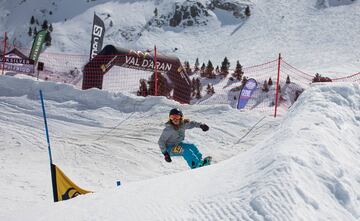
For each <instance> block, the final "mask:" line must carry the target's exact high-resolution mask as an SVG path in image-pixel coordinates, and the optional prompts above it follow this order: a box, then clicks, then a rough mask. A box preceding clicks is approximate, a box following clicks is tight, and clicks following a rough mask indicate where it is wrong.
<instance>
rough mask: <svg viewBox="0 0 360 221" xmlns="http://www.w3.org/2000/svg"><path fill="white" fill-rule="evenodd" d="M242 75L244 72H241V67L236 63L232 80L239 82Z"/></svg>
mask: <svg viewBox="0 0 360 221" xmlns="http://www.w3.org/2000/svg"><path fill="white" fill-rule="evenodd" d="M243 75H244V72H243V70H242V66H241V64H240V62H239V61H236V68H235V71H234V74H233V76H234V78H236V79H237V80H238V81H241V78H242V76H243Z"/></svg>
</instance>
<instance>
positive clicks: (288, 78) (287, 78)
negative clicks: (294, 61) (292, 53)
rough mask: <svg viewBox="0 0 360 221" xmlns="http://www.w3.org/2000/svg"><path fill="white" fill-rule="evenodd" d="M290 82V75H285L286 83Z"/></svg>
mask: <svg viewBox="0 0 360 221" xmlns="http://www.w3.org/2000/svg"><path fill="white" fill-rule="evenodd" d="M290 83H291V82H290V77H289V75H288V76H287V77H286V84H290Z"/></svg>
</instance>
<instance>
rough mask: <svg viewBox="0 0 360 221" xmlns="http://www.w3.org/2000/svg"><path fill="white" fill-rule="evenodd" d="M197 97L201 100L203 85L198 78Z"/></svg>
mask: <svg viewBox="0 0 360 221" xmlns="http://www.w3.org/2000/svg"><path fill="white" fill-rule="evenodd" d="M196 90H197V91H196V95H195V97H196V98H197V99H199V98H201V83H200V79H199V78H196Z"/></svg>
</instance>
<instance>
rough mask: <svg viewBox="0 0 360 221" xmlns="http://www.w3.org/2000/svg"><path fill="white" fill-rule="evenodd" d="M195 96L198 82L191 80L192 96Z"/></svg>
mask: <svg viewBox="0 0 360 221" xmlns="http://www.w3.org/2000/svg"><path fill="white" fill-rule="evenodd" d="M195 94H196V80H195V78H193V79H192V80H191V96H193V97H194V96H195Z"/></svg>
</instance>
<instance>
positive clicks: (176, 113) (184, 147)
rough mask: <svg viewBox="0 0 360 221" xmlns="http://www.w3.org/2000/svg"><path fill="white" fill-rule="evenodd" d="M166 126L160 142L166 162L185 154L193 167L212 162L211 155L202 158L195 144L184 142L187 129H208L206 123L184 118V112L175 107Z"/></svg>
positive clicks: (188, 162) (185, 157)
mask: <svg viewBox="0 0 360 221" xmlns="http://www.w3.org/2000/svg"><path fill="white" fill-rule="evenodd" d="M165 126H166V127H165V128H164V130H163V131H162V134H161V136H160V138H159V141H158V144H159V147H160V150H161V152H162V154H164V157H165V161H166V162H169V163H170V162H171V156H183V157H184V159H185V160H186V162H187V164H188V165H189V167H190V168H192V169H194V168H197V167H201V166H205V165H209V164H210V161H211V157H205V158H204V159H202V154H201V153H200V152H199V150H198V148H197V147H196V146H195V145H194V144H192V143H186V142H183V140H184V139H185V130H186V129H192V128H194V127H199V128H201V129H202V130H203V131H208V130H209V127H208V126H207V125H206V124H203V123H199V122H196V121H190V120H188V119H183V113H182V112H181V111H180V110H179V109H176V108H174V109H172V110H170V113H169V121H168V122H167V123H166V124H165Z"/></svg>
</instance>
